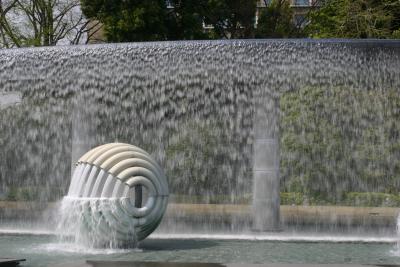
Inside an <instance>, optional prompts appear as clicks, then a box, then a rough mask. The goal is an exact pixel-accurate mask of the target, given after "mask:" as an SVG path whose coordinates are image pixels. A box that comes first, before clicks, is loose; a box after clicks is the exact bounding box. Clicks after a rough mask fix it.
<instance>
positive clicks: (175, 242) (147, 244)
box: [139, 239, 218, 251]
mask: <svg viewBox="0 0 400 267" xmlns="http://www.w3.org/2000/svg"><path fill="white" fill-rule="evenodd" d="M215 246H218V243H217V242H215V241H212V240H193V239H192V240H188V239H170V240H164V239H146V240H144V241H141V242H140V244H139V249H143V250H144V251H146V250H147V251H151V250H152V251H154V250H156V251H157V250H159V251H168V250H190V249H202V248H209V247H215Z"/></svg>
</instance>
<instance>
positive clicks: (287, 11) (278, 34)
mask: <svg viewBox="0 0 400 267" xmlns="http://www.w3.org/2000/svg"><path fill="white" fill-rule="evenodd" d="M298 34H299V32H298V29H297V28H296V26H295V25H294V23H293V9H292V8H291V7H290V2H289V1H282V0H273V1H272V2H271V4H270V5H268V6H267V7H266V8H265V9H263V10H262V11H261V13H260V17H259V19H258V25H257V33H256V37H258V38H288V37H295V36H297V35H298Z"/></svg>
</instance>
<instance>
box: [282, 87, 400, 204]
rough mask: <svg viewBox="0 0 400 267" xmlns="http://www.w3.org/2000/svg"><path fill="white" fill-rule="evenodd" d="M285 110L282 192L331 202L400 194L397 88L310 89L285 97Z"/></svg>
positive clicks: (283, 122) (399, 129)
mask: <svg viewBox="0 0 400 267" xmlns="http://www.w3.org/2000/svg"><path fill="white" fill-rule="evenodd" d="M281 110H282V117H281V133H282V134H281V151H282V153H281V170H282V176H283V177H282V186H283V191H285V192H296V193H301V194H304V196H305V199H306V200H307V201H308V202H313V201H318V202H321V201H326V202H328V203H340V202H342V201H343V199H344V198H345V195H346V193H347V192H355V191H358V192H385V193H391V194H398V193H399V189H400V162H399V159H400V143H399V140H398V137H399V136H400V125H399V124H398V121H399V120H400V95H399V94H398V92H397V90H383V91H377V90H374V91H369V90H362V89H356V88H321V87H318V88H316V87H307V88H302V89H300V90H299V91H296V92H291V93H286V94H285V95H284V96H283V97H282V98H281Z"/></svg>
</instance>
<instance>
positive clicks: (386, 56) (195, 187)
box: [0, 41, 400, 231]
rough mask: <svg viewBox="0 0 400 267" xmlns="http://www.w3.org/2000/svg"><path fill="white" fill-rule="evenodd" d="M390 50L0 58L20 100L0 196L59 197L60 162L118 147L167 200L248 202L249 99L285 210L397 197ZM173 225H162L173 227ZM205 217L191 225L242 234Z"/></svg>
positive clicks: (220, 46) (357, 45)
mask: <svg viewBox="0 0 400 267" xmlns="http://www.w3.org/2000/svg"><path fill="white" fill-rule="evenodd" d="M399 49H400V45H399V43H398V42H371V41H367V42H347V41H340V42H307V41H233V42H173V43H147V44H122V45H101V46H87V47H85V46H79V47H55V48H41V49H22V50H3V51H0V92H16V93H18V94H21V96H22V99H21V103H20V104H17V105H13V106H8V107H6V108H3V109H0V117H1V120H0V124H1V125H0V145H1V146H0V147H1V149H0V153H1V156H0V194H1V195H0V197H1V198H2V199H7V200H28V201H39V202H41V203H43V202H47V201H57V200H59V199H61V197H62V196H63V195H64V194H65V193H66V191H67V189H68V184H69V182H70V171H71V165H72V164H73V163H74V162H73V161H71V155H74V153H75V154H80V151H85V150H87V149H89V148H90V147H92V146H95V145H98V144H102V143H107V142H114V141H119V142H126V143H131V144H134V145H137V146H140V147H142V148H143V149H145V150H147V151H149V152H150V153H151V154H152V155H153V156H154V157H155V158H156V159H157V161H159V162H160V163H161V165H162V166H163V167H164V168H165V170H166V174H167V176H168V178H169V185H170V189H171V194H172V197H171V202H183V203H225V204H249V203H250V202H251V197H252V179H253V178H252V177H253V174H252V166H253V164H252V160H253V159H252V157H253V130H254V127H255V126H256V124H258V123H261V122H258V121H254V112H255V111H254V103H255V102H254V100H255V99H260V98H263V97H265V96H266V95H271V96H274V97H276V98H278V99H280V117H281V118H280V122H279V125H280V127H281V130H280V131H281V134H280V136H281V152H280V153H281V168H280V170H281V191H285V192H294V193H296V194H300V195H302V196H304V197H303V199H302V202H301V203H297V204H300V205H303V204H304V205H307V204H309V202H310V201H313V199H314V198H316V197H321V198H323V199H324V200H325V199H326V200H329V201H333V202H334V201H339V200H340V198H341V197H342V196H343V194H344V192H350V191H351V192H371V191H372V192H382V193H384V192H386V191H390V190H391V192H393V193H397V194H398V188H399V187H400V185H399V176H398V175H399V171H398V170H399V168H400V167H399V166H400V165H399V163H398V162H399V158H400V149H399V148H398V146H399V142H400V140H399V133H400V130H399V129H398V124H395V123H394V121H395V120H396V118H397V119H398V118H399V116H400V115H399V105H400V104H399V103H400V100H399V99H400V97H399V88H400V87H399V85H400V63H399V62H400V59H399V57H400V55H399ZM371 95H373V97H371ZM262 108H263V109H265V110H266V112H268V111H269V110H270V109H271V107H270V106H269V105H268V104H266V105H265V106H263V107H262ZM338 140H344V141H343V142H339V141H338ZM365 140H368V141H365ZM74 151H75V152H74ZM368 151H369V152H368ZM72 157H73V158H74V160H75V159H76V157H78V156H76V155H75V156H72ZM371 173H372V174H371ZM390 188H391V189H390ZM296 196H297V195H296ZM260 212H261V211H260ZM36 214H39V213H36V212H32V214H31V217H35V215H36ZM181 215H182V216H180V217H179V218H169V217H168V216H167V220H166V221H165V222H164V226H165V227H171V226H174V225H177V221H176V220H182V221H184V220H186V216H185V214H181ZM0 216H2V219H3V220H7V219H9V218H11V217H18V215H16V214H11V213H9V214H6V215H0ZM215 216H219V215H215ZM215 216H214V217H215ZM27 217H28V218H29V219H26V220H33V218H31V217H29V216H27ZM22 219H24V218H22ZM215 219H216V218H213V216H210V217H206V218H203V217H202V218H197V223H199V224H201V225H202V226H201V227H202V229H203V230H204V229H213V228H222V229H224V230H230V231H239V230H240V229H243V228H246V227H250V226H249V224H248V222H247V221H242V220H237V221H235V220H233V222H231V221H230V222H229V223H226V222H225V221H224V220H222V221H221V220H220V221H219V222H220V225H215V223H214V224H213V222H214V221H215ZM221 222H222V223H221ZM179 227H180V228H179V230H182V229H185V226H179ZM190 227H191V226H189V228H190Z"/></svg>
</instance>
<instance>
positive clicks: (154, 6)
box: [81, 0, 167, 42]
mask: <svg viewBox="0 0 400 267" xmlns="http://www.w3.org/2000/svg"><path fill="white" fill-rule="evenodd" d="M81 4H82V12H83V13H84V14H85V15H86V16H87V17H88V18H92V19H96V20H98V21H100V22H101V23H102V24H103V25H104V30H105V35H106V38H107V40H108V41H112V42H127V41H156V40H166V39H167V28H166V21H167V8H166V4H165V1H164V0H127V1H124V0H94V1H93V0H82V1H81Z"/></svg>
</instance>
